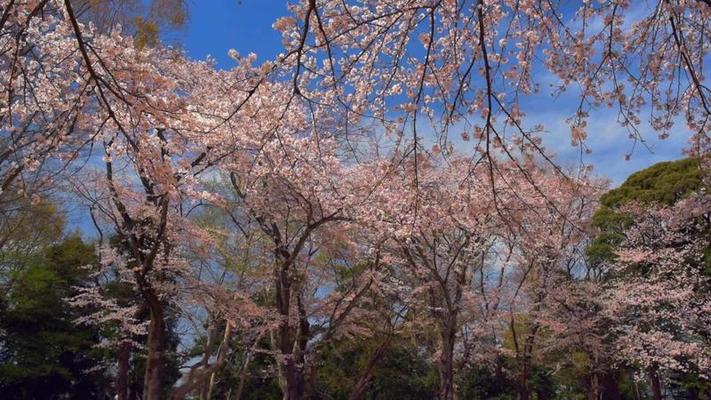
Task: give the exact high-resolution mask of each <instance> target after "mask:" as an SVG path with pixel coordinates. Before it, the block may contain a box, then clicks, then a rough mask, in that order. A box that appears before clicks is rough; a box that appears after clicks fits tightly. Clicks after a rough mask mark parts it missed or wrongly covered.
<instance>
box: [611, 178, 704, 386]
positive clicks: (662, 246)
mask: <svg viewBox="0 0 711 400" xmlns="http://www.w3.org/2000/svg"><path fill="white" fill-rule="evenodd" d="M710 204H711V203H709V199H708V196H707V195H706V193H704V192H702V193H698V194H695V195H693V196H691V197H690V198H687V199H684V200H681V201H679V202H677V203H676V204H675V205H673V206H671V207H659V208H656V209H652V210H649V209H646V210H644V211H642V210H641V209H639V208H634V207H633V208H632V209H631V210H630V212H632V213H633V214H632V215H634V219H635V223H634V225H633V226H632V227H631V228H630V229H629V230H628V231H627V232H626V233H625V242H624V245H623V247H622V248H621V249H620V250H619V251H618V252H617V260H616V262H615V265H614V267H613V274H614V275H613V278H612V281H611V287H610V289H609V292H608V295H607V296H608V297H607V303H608V312H609V313H610V314H611V315H612V316H613V317H614V318H615V322H616V325H617V327H616V333H617V336H616V340H617V341H616V344H617V346H618V348H619V351H620V356H621V357H622V359H623V360H625V361H626V362H630V363H632V364H633V365H634V366H637V367H639V368H640V369H641V370H642V371H643V372H644V373H645V374H648V375H649V377H650V379H651V387H652V391H653V393H654V396H655V398H657V399H658V398H661V396H662V394H661V391H662V388H661V385H662V380H663V377H664V376H665V374H669V373H695V374H699V376H700V377H702V378H703V379H708V377H707V376H705V371H708V370H709V365H708V361H709V360H710V359H711V356H710V355H709V354H708V349H709V343H708V337H709V327H711V323H710V322H709V321H708V309H709V304H711V303H710V299H709V297H708V290H707V289H708V287H709V281H708V280H709V278H708V272H707V271H708V254H707V253H708V248H709V241H708V237H709V236H708V229H709V210H711V208H709V207H710Z"/></svg>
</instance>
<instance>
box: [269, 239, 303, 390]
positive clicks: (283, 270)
mask: <svg viewBox="0 0 711 400" xmlns="http://www.w3.org/2000/svg"><path fill="white" fill-rule="evenodd" d="M277 255H278V256H279V255H281V257H283V259H284V260H288V259H289V257H285V254H284V253H283V252H282V251H277ZM291 266H292V265H291V264H289V262H288V261H282V262H281V263H280V267H279V269H278V270H277V271H276V274H275V275H276V276H275V278H276V279H275V289H276V290H275V295H276V306H277V310H278V311H279V314H280V315H281V317H282V321H281V323H280V325H279V329H278V334H279V338H278V341H279V351H280V353H281V355H282V357H284V358H286V359H285V360H284V361H281V362H280V363H279V365H280V366H279V369H280V371H279V373H280V378H281V379H280V386H281V389H282V394H283V399H284V400H298V399H302V398H304V393H305V391H306V379H305V374H304V371H305V365H304V361H305V359H304V350H305V349H306V344H307V342H308V337H309V329H310V324H309V322H308V319H307V317H306V310H305V308H304V307H303V304H302V303H301V298H300V294H299V293H298V285H297V288H293V287H292V285H293V284H294V283H295V282H294V281H293V279H294V277H293V276H292V274H291V273H290V268H291ZM294 289H296V290H297V291H296V292H292V290H294ZM294 303H295V304H294ZM292 307H296V313H298V316H299V318H298V326H292V325H293V322H295V321H290V316H291V315H292V313H293V312H294V311H293V310H292Z"/></svg>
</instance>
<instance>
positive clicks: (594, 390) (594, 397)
mask: <svg viewBox="0 0 711 400" xmlns="http://www.w3.org/2000/svg"><path fill="white" fill-rule="evenodd" d="M599 399H600V383H599V379H598V376H597V374H596V373H593V374H592V375H591V376H590V391H589V392H588V400H599Z"/></svg>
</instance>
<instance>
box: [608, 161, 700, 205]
mask: <svg viewBox="0 0 711 400" xmlns="http://www.w3.org/2000/svg"><path fill="white" fill-rule="evenodd" d="M702 184H703V181H702V171H701V169H700V167H699V160H698V159H697V158H685V159H683V160H678V161H665V162H660V163H657V164H654V165H652V166H651V167H649V168H646V169H643V170H641V171H639V172H635V173H634V174H632V175H630V176H629V178H627V180H626V181H625V183H623V184H622V185H620V187H619V188H617V189H613V190H610V191H609V192H607V193H606V194H605V195H604V196H602V198H601V199H600V202H601V203H602V205H603V206H605V207H608V208H612V209H615V208H617V207H619V206H621V205H623V204H625V203H628V202H630V201H636V202H640V203H644V204H649V203H662V204H666V205H672V204H674V203H676V202H677V201H678V200H680V199H681V198H683V197H684V196H686V195H687V194H689V193H691V192H693V191H695V190H697V189H699V188H700V187H701V185H702Z"/></svg>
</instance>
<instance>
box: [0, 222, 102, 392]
mask: <svg viewBox="0 0 711 400" xmlns="http://www.w3.org/2000/svg"><path fill="white" fill-rule="evenodd" d="M94 262H95V255H94V249H93V247H92V246H90V245H87V244H86V243H84V242H83V241H82V240H81V238H79V237H76V236H74V237H70V238H68V239H66V240H65V241H63V242H61V243H59V244H57V245H54V246H51V247H49V248H48V249H46V250H45V251H44V252H41V253H40V254H37V255H35V256H34V257H31V258H30V259H29V260H27V261H26V264H25V265H24V268H23V269H21V270H19V271H18V272H17V273H16V276H14V277H13V285H12V287H11V289H10V291H9V292H8V293H7V294H6V295H5V296H4V298H3V304H2V309H1V310H0V313H1V315H0V393H2V394H3V396H4V398H12V399H55V398H92V399H100V398H103V397H104V396H105V386H106V382H105V381H104V379H103V377H102V376H101V373H100V372H86V370H88V369H90V368H92V367H95V366H96V365H97V364H98V362H99V359H98V356H99V354H98V353H97V352H96V351H95V349H94V345H95V344H97V343H98V340H99V337H98V333H97V332H96V331H95V330H93V329H90V328H86V327H80V326H77V325H75V324H74V322H73V321H74V320H75V319H76V318H77V317H78V314H77V313H76V312H75V310H73V309H72V308H71V307H69V306H68V305H67V304H66V303H65V302H64V300H63V299H65V298H66V297H68V296H70V295H71V294H72V291H73V289H72V287H73V286H75V285H77V284H79V283H80V282H81V281H82V280H84V279H86V277H87V276H86V274H87V271H86V270H85V269H83V268H82V266H85V265H88V264H91V263H94Z"/></svg>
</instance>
